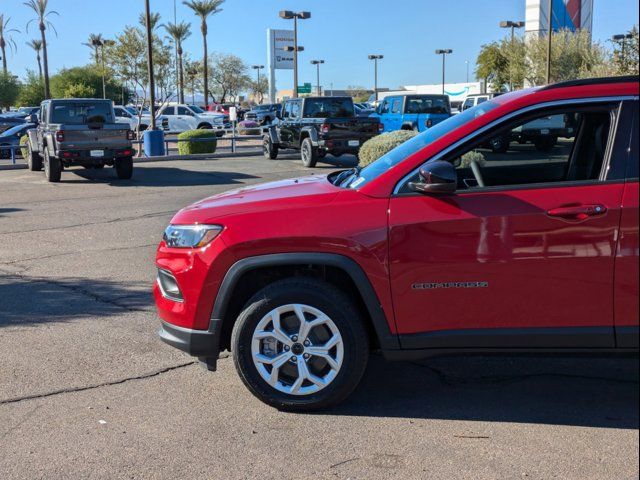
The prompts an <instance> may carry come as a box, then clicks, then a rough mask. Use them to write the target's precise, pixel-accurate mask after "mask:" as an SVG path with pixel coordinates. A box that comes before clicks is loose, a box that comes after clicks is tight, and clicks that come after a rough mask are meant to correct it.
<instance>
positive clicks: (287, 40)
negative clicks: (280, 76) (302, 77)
mask: <svg viewBox="0 0 640 480" xmlns="http://www.w3.org/2000/svg"><path fill="white" fill-rule="evenodd" d="M267 34H268V36H269V54H270V55H269V56H270V58H271V62H272V65H273V68H274V69H276V70H293V52H292V51H291V52H287V51H285V48H286V47H293V30H271V29H269V30H268V31H267Z"/></svg>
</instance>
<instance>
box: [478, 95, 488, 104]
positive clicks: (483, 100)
mask: <svg viewBox="0 0 640 480" xmlns="http://www.w3.org/2000/svg"><path fill="white" fill-rule="evenodd" d="M487 100H489V97H478V102H477V103H476V105H480V104H481V103H484V102H486V101H487Z"/></svg>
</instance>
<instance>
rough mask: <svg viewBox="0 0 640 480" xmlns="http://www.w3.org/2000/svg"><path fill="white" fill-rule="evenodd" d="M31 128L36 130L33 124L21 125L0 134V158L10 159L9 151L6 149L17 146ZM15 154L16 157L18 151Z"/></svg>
mask: <svg viewBox="0 0 640 480" xmlns="http://www.w3.org/2000/svg"><path fill="white" fill-rule="evenodd" d="M32 128H36V125H35V123H22V124H19V125H16V126H15V127H11V128H9V129H8V130H5V131H4V132H2V133H0V158H11V149H9V148H6V147H17V146H19V145H20V139H21V138H22V137H23V136H25V135H26V134H27V130H30V129H32ZM15 152H16V156H18V154H19V153H20V150H15Z"/></svg>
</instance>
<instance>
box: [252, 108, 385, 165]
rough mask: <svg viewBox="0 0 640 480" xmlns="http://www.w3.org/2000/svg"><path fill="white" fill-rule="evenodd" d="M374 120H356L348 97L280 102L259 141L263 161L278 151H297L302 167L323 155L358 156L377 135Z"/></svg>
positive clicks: (272, 156) (272, 157)
mask: <svg viewBox="0 0 640 480" xmlns="http://www.w3.org/2000/svg"><path fill="white" fill-rule="evenodd" d="M381 127H382V126H381V124H380V123H379V122H378V120H377V119H373V118H358V117H356V115H355V111H354V108H353V100H352V99H351V97H306V98H293V99H291V100H287V101H285V102H284V105H283V108H282V114H281V115H280V116H279V119H278V122H277V124H276V125H273V126H271V127H270V128H269V131H268V133H267V134H266V135H265V136H264V139H263V151H264V156H265V157H266V158H271V159H275V158H276V157H277V156H278V151H279V150H281V149H290V150H299V151H300V155H301V157H302V163H303V164H304V166H305V167H315V166H316V163H317V162H318V160H319V159H321V158H323V157H324V156H325V155H326V154H331V155H334V156H337V157H339V156H340V155H342V154H345V153H347V154H351V155H356V156H357V155H358V152H359V151H360V146H361V145H362V144H363V143H364V142H366V141H367V140H369V139H370V138H372V137H375V136H376V135H378V134H379V133H380V131H381Z"/></svg>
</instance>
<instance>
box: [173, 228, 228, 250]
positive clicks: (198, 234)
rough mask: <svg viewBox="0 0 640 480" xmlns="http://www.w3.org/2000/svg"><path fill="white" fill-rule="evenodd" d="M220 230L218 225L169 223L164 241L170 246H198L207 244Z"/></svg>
mask: <svg viewBox="0 0 640 480" xmlns="http://www.w3.org/2000/svg"><path fill="white" fill-rule="evenodd" d="M221 231H222V227H221V226H220V225H169V226H168V227H167V229H166V230H165V231H164V236H163V238H164V241H165V242H166V244H167V247H172V248H200V247H204V246H205V245H207V244H208V243H209V242H211V240H213V239H214V238H216V237H217V236H218V234H219V233H220V232H221Z"/></svg>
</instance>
